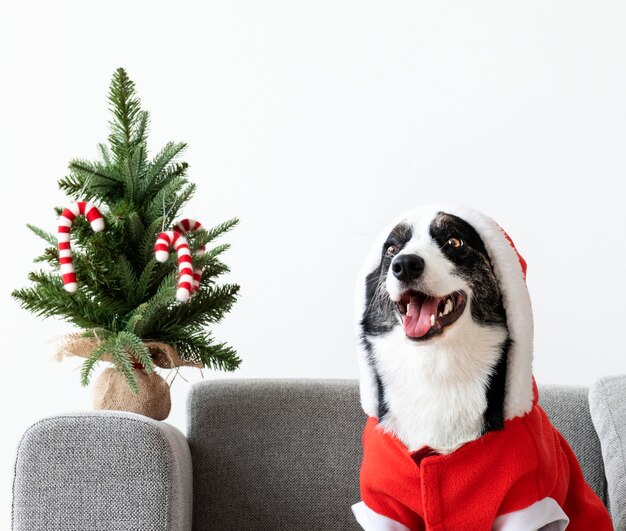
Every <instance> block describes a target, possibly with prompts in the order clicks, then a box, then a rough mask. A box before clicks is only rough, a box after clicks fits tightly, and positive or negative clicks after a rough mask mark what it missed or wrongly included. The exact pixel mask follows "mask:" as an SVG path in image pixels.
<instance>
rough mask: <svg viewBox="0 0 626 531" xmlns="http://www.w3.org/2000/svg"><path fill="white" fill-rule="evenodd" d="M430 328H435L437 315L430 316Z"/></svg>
mask: <svg viewBox="0 0 626 531" xmlns="http://www.w3.org/2000/svg"><path fill="white" fill-rule="evenodd" d="M430 326H435V314H432V315H431V316H430Z"/></svg>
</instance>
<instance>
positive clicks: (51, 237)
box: [26, 223, 57, 247]
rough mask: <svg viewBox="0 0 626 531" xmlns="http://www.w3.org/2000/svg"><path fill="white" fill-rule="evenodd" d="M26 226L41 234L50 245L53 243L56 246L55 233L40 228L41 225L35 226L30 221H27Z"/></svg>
mask: <svg viewBox="0 0 626 531" xmlns="http://www.w3.org/2000/svg"><path fill="white" fill-rule="evenodd" d="M26 226H27V227H28V228H29V229H30V231H31V232H33V233H35V234H36V235H37V236H39V237H40V238H41V239H42V240H45V241H46V242H48V243H49V244H50V245H53V246H55V247H56V245H57V238H56V236H55V235H54V234H52V233H50V232H47V231H45V230H43V229H40V228H39V227H35V225H31V224H30V223H27V224H26Z"/></svg>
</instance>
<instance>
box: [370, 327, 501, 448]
mask: <svg viewBox="0 0 626 531" xmlns="http://www.w3.org/2000/svg"><path fill="white" fill-rule="evenodd" d="M464 317H466V318H467V317H469V316H464ZM459 325H460V326H458V329H457V330H454V332H455V333H454V334H451V335H452V336H458V337H459V340H458V341H448V342H446V347H445V348H443V347H441V346H439V345H438V343H435V342H433V344H432V345H424V346H422V347H421V348H419V349H416V348H415V345H414V344H412V343H411V340H410V339H407V338H406V336H405V334H404V332H403V331H402V329H401V328H399V327H398V328H396V329H394V330H393V331H392V332H391V333H389V334H386V335H385V336H381V337H379V338H375V339H373V341H372V343H373V344H374V345H375V348H376V351H377V356H376V368H377V370H378V373H379V374H380V377H381V378H382V380H383V386H384V389H385V401H386V403H387V406H388V410H389V413H388V415H387V416H386V417H385V418H384V419H383V421H382V422H381V425H382V427H383V428H385V429H388V430H389V431H391V432H393V433H394V434H395V435H396V436H397V437H398V438H399V439H400V440H401V441H402V442H403V443H404V444H405V445H406V446H407V448H408V449H409V451H415V450H418V449H419V448H422V447H423V446H428V447H430V448H432V449H433V450H436V451H437V452H439V453H450V452H452V451H454V450H456V449H457V448H459V447H460V446H461V445H463V444H464V443H466V442H468V441H471V440H474V439H476V438H478V437H480V435H481V434H482V429H483V415H484V412H485V410H486V408H487V397H486V393H487V388H488V383H489V376H490V373H491V371H492V370H493V367H494V366H495V364H496V363H497V361H498V358H499V356H500V354H501V350H500V345H502V343H503V342H504V341H505V340H506V331H505V330H504V328H500V327H492V328H489V329H486V328H482V329H481V330H480V333H476V332H477V330H476V328H477V327H476V325H474V324H473V323H471V320H470V319H467V320H466V322H464V323H459ZM463 325H466V326H463ZM463 328H465V330H462V329H463ZM472 329H473V330H472ZM450 332H453V331H452V330H451V331H450ZM472 332H473V333H472ZM460 338H463V340H461V339H460ZM451 339H453V338H452V337H451Z"/></svg>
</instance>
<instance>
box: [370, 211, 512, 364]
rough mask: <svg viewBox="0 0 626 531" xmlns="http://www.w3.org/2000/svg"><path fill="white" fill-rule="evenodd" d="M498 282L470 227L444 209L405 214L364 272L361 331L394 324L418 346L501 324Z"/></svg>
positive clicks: (381, 330) (373, 332) (382, 330)
mask: <svg viewBox="0 0 626 531" xmlns="http://www.w3.org/2000/svg"><path fill="white" fill-rule="evenodd" d="M505 320H506V319H505V313H504V308H503V305H502V296H501V294H500V289H499V287H498V282H497V280H496V277H495V275H494V272H493V269H492V267H491V264H490V261H489V256H488V254H487V251H486V249H485V246H484V244H483V242H482V240H481V238H480V236H479V235H478V233H477V232H476V230H475V229H474V228H473V227H472V226H471V225H470V224H469V223H467V222H466V221H464V220H463V219H461V218H459V217H457V216H454V215H452V214H448V213H445V212H439V213H437V214H436V215H435V216H434V218H430V219H427V220H424V218H417V219H414V220H412V219H410V218H409V219H405V220H403V221H402V222H400V223H399V224H398V225H396V226H395V227H394V228H393V230H392V231H391V232H390V233H389V235H388V237H387V239H386V241H385V243H384V245H383V246H382V248H381V249H380V262H379V266H378V267H377V268H376V269H375V270H374V271H372V272H371V273H370V274H369V275H368V276H367V278H366V300H365V311H364V313H363V316H362V321H361V326H362V332H363V337H364V339H366V340H367V338H368V337H370V338H371V337H376V336H381V335H385V334H387V333H389V332H391V331H392V330H394V329H395V328H397V327H402V329H403V331H404V334H405V336H406V339H407V341H408V342H410V343H411V344H412V345H413V346H414V348H415V349H416V354H419V350H420V349H421V348H422V347H424V346H427V345H429V344H432V343H435V342H437V343H445V342H446V341H456V340H459V339H462V338H460V337H459V335H460V334H461V335H462V333H463V331H466V332H468V331H469V330H468V329H469V328H472V327H473V328H476V327H494V326H495V327H501V326H505Z"/></svg>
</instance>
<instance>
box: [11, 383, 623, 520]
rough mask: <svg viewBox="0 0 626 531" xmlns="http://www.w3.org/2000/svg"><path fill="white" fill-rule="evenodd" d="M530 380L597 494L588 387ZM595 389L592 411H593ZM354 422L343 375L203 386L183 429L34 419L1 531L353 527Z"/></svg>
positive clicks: (357, 450) (100, 417)
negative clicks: (8, 528)
mask: <svg viewBox="0 0 626 531" xmlns="http://www.w3.org/2000/svg"><path fill="white" fill-rule="evenodd" d="M540 389H541V390H540V394H541V404H542V405H543V407H544V409H545V410H546V411H547V413H548V415H549V416H550V418H551V419H552V421H553V423H554V424H555V425H556V426H557V428H558V429H559V430H560V431H561V433H562V434H563V435H564V436H565V438H566V439H567V440H568V441H569V443H570V445H571V446H572V448H573V449H574V451H575V452H576V454H577V456H578V458H579V460H580V462H581V465H582V468H583V471H584V474H585V477H586V479H587V481H588V482H589V484H590V485H591V486H592V487H593V489H594V490H595V492H596V493H597V494H598V495H599V496H600V497H601V498H602V500H603V501H604V502H605V503H608V500H609V498H608V494H609V493H611V488H612V487H611V485H610V482H607V479H606V477H605V467H604V465H603V457H602V454H603V452H604V453H605V457H607V456H608V457H610V455H609V454H610V450H611V449H610V448H609V449H608V450H607V449H606V448H601V444H600V440H599V438H598V435H597V431H596V429H594V425H593V424H592V419H591V415H590V409H589V402H588V390H587V389H584V388H572V387H542V388H540ZM604 391H606V389H604ZM602 392H603V389H600V391H598V390H596V393H595V395H594V396H595V398H594V397H593V396H592V410H593V408H594V407H596V408H598V407H599V408H601V409H602V408H605V404H604V403H603V404H600V402H602V401H606V399H607V397H606V396H604V395H606V393H604V395H603V394H602ZM609 394H610V393H609ZM609 420H610V421H611V422H613V423H614V419H609ZM594 421H595V419H594ZM364 422H365V415H364V414H363V413H362V411H361V409H360V406H359V397H358V385H357V382H356V381H351V380H350V381H348V380H216V381H205V382H202V383H200V384H197V385H195V386H194V387H193V388H192V390H191V392H190V394H189V399H188V429H187V435H186V437H185V436H184V435H183V434H182V433H180V432H179V431H178V430H176V429H175V428H173V427H171V426H169V425H168V424H166V423H163V422H157V421H154V420H151V419H148V418H145V417H142V416H139V415H134V414H129V413H123V412H115V411H104V412H103V411H93V412H85V413H77V414H67V415H59V416H55V417H51V418H47V419H44V420H42V421H40V422H38V423H36V424H34V425H33V426H32V427H30V428H29V429H28V430H27V431H26V433H25V434H24V436H23V439H22V441H21V443H20V445H19V448H18V452H17V458H16V462H15V478H14V485H13V529H14V530H15V531H26V530H28V531H39V530H41V531H44V530H45V531H51V530H72V531H75V530H120V531H131V530H145V531H157V530H180V531H184V530H188V529H192V528H193V529H194V530H209V529H211V530H228V529H255V530H259V529H271V530H274V529H276V530H279V529H286V530H300V529H302V530H325V531H329V530H334V529H358V526H357V524H356V523H355V521H354V518H353V516H352V513H351V511H350V506H351V505H352V504H353V503H355V502H357V501H358V500H359V464H360V459H361V447H360V444H361V440H360V439H361V430H362V428H363V424H364ZM608 424H610V422H609V423H608ZM604 436H605V437H606V438H608V439H610V437H611V436H612V434H610V433H606V434H605V435H604ZM612 444H615V443H612ZM613 450H615V449H614V448H613ZM607 452H609V453H607ZM614 453H615V452H614ZM617 453H619V452H617ZM613 487H614V486H613ZM192 502H193V503H192ZM613 502H614V500H613V499H611V507H612V508H614V507H617V506H615V504H614V503H613ZM618 509H619V507H618ZM613 517H614V519H615V514H614V515H613ZM621 525H622V524H621V523H619V522H616V527H617V528H620V527H621Z"/></svg>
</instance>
